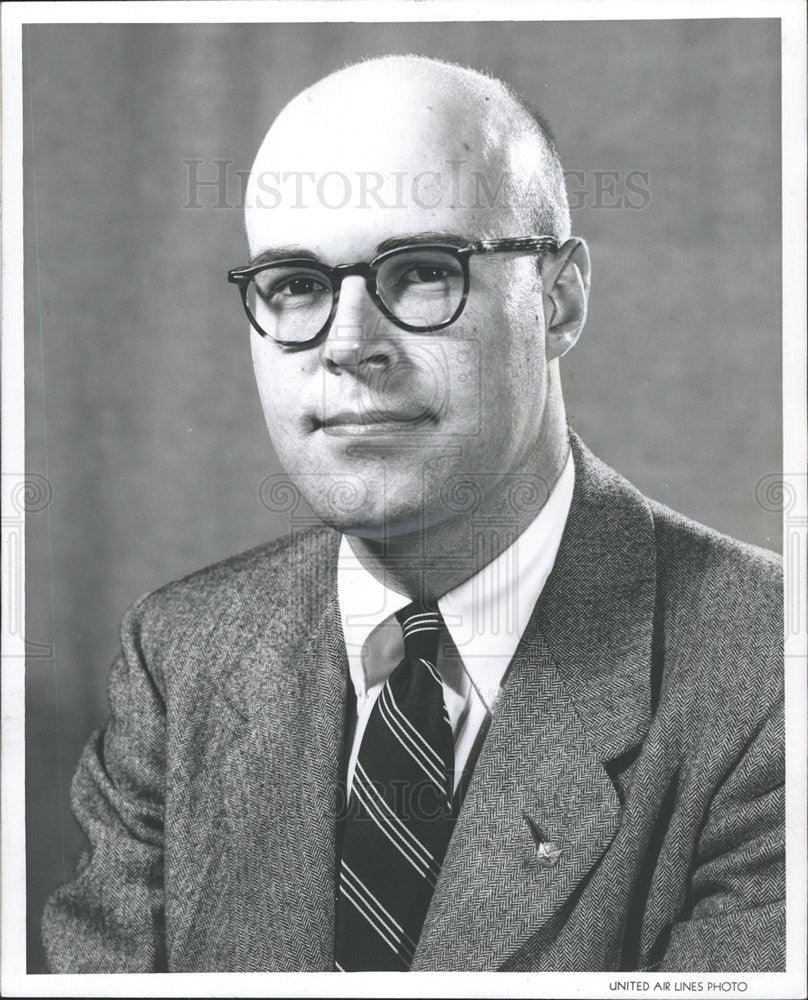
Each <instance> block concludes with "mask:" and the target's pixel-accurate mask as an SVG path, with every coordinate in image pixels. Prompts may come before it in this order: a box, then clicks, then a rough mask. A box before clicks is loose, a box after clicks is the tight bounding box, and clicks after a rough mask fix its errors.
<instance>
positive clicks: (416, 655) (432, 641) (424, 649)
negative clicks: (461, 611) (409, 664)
mask: <svg viewBox="0 0 808 1000" xmlns="http://www.w3.org/2000/svg"><path fill="white" fill-rule="evenodd" d="M396 618H398V622H399V625H401V632H402V635H403V636H404V656H405V657H406V658H407V659H408V660H412V659H417V660H420V659H423V660H427V661H428V662H429V663H431V664H432V665H433V666H434V665H435V663H436V662H437V656H438V639H439V636H440V630H441V628H442V627H443V618H442V617H441V613H440V611H438V609H437V608H429V607H426V606H425V605H423V604H418V603H414V604H408V605H407V607H406V608H403V609H402V610H401V611H399V612H397V614H396Z"/></svg>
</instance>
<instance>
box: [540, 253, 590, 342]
mask: <svg viewBox="0 0 808 1000" xmlns="http://www.w3.org/2000/svg"><path fill="white" fill-rule="evenodd" d="M589 276H590V266H589V250H588V248H587V246H586V243H584V241H583V240H579V239H577V238H575V237H574V238H572V239H569V240H567V242H566V243H564V245H563V246H561V247H559V248H558V250H556V252H555V253H554V254H550V255H548V256H547V257H546V258H545V260H544V264H543V266H542V284H543V286H544V322H545V330H544V341H545V353H546V357H547V360H548V361H552V360H553V359H554V358H560V357H561V356H562V355H564V354H566V353H567V351H568V350H569V349H570V348H571V347H572V346H573V344H574V343H575V342H576V340H577V339H578V337H579V335H580V333H581V330H583V328H584V323H585V322H586V309H587V303H588V302H589Z"/></svg>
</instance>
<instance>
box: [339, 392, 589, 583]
mask: <svg viewBox="0 0 808 1000" xmlns="http://www.w3.org/2000/svg"><path fill="white" fill-rule="evenodd" d="M558 402H559V403H560V405H556V406H553V407H551V406H548V407H547V409H546V411H545V420H544V422H543V431H544V433H543V434H542V436H541V439H540V441H539V446H538V447H537V448H535V449H534V450H533V451H532V452H531V454H530V455H528V456H526V459H525V462H524V463H523V465H522V467H521V468H520V469H518V470H517V471H516V473H515V474H514V473H511V474H509V475H507V476H504V477H501V478H500V479H499V481H498V482H496V483H495V485H494V486H493V487H492V486H490V485H489V477H488V476H485V477H483V478H482V479H481V482H483V481H485V482H486V490H485V491H484V492H482V491H481V494H480V499H479V502H478V503H477V504H476V505H475V507H474V508H473V510H471V511H469V512H468V513H465V514H463V515H461V516H458V517H454V518H451V519H449V520H445V521H441V522H439V523H435V524H430V525H427V526H424V527H423V528H421V529H420V530H418V531H411V532H407V533H402V534H396V533H393V532H391V533H389V534H387V535H385V536H383V537H374V538H368V537H364V536H361V535H350V536H349V538H348V541H349V544H350V546H351V550H352V551H353V553H354V555H355V556H356V557H357V559H359V561H360V562H361V563H362V565H363V566H364V568H365V569H366V570H367V571H368V572H369V573H371V574H372V575H373V576H375V577H376V579H377V580H380V581H381V582H382V583H384V584H385V586H387V587H390V588H391V589H392V590H396V591H399V592H400V593H403V594H407V595H408V596H409V597H411V598H412V599H413V600H421V601H436V600H437V599H438V598H439V597H442V596H443V594H445V593H447V592H448V591H450V590H452V589H454V588H455V587H457V586H459V585H460V584H461V583H463V582H464V581H465V580H468V579H469V578H470V577H472V576H474V575H475V574H476V573H478V572H479V571H480V570H481V569H482V568H483V567H484V566H485V565H487V564H488V563H489V562H491V561H492V560H494V559H496V557H497V556H498V555H499V554H500V553H501V552H503V551H504V550H505V549H506V548H508V546H509V545H511V544H512V543H513V542H514V541H515V540H516V538H518V536H519V535H520V534H521V533H522V532H523V531H524V530H525V528H526V527H527V526H528V524H530V522H531V521H532V520H533V519H534V518H535V517H536V516H537V514H538V513H539V511H540V510H541V509H542V507H544V505H545V503H546V502H547V499H548V497H549V496H550V493H551V492H552V490H553V487H554V486H555V484H556V483H557V482H558V478H559V476H560V475H561V473H562V471H563V469H564V465H565V463H566V461H567V456H568V453H569V441H568V437H567V429H566V415H565V412H564V406H563V402H561V401H560V399H559V401H558ZM548 417H549V419H548ZM469 478H470V479H473V474H472V475H470V477H469Z"/></svg>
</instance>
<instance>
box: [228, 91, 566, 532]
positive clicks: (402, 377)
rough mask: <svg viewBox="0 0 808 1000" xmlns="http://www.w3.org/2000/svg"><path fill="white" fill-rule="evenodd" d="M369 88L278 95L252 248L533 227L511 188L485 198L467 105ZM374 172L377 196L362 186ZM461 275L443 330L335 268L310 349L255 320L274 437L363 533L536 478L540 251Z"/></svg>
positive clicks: (430, 519) (476, 235)
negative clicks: (352, 103) (412, 326)
mask: <svg viewBox="0 0 808 1000" xmlns="http://www.w3.org/2000/svg"><path fill="white" fill-rule="evenodd" d="M368 101H369V103H370V107H368ZM378 103H379V104H380V105H381V107H380V108H379V109H378V112H379V113H378V114H375V113H374V107H373V104H374V101H373V99H372V97H370V98H366V99H365V105H364V112H365V113H364V114H363V115H355V114H353V113H349V112H347V111H345V112H343V113H342V114H340V113H339V112H338V111H336V110H335V104H339V102H334V101H333V100H329V95H328V94H325V95H323V96H322V98H321V101H320V102H319V103H318V99H317V92H316V91H315V94H314V96H310V97H309V98H308V99H305V100H302V101H301V99H298V101H297V102H296V103H295V104H294V105H293V106H291V108H290V109H287V111H286V112H285V113H284V115H283V116H282V117H281V119H280V120H279V121H278V122H277V123H276V125H275V126H274V127H273V130H272V132H271V133H270V137H269V138H268V140H267V141H266V142H265V144H264V146H263V147H262V150H261V152H260V153H259V157H258V159H257V161H256V165H255V167H254V168H253V178H252V182H251V187H250V189H249V191H248V211H247V228H248V235H249V240H250V250H251V253H252V255H253V257H255V256H257V255H258V254H259V253H261V252H262V251H264V250H266V249H268V248H278V247H283V248H294V249H295V250H296V251H297V250H300V251H309V252H312V253H313V254H314V255H316V257H317V258H318V259H319V260H321V261H323V262H324V263H326V264H329V265H332V266H334V265H337V264H344V263H354V262H357V261H370V260H371V259H372V258H373V257H374V256H375V255H376V253H377V252H378V247H379V245H380V244H382V242H383V241H385V240H390V239H399V238H409V237H419V236H423V234H425V233H430V234H439V235H441V236H444V237H448V236H452V237H455V238H457V237H459V238H461V239H463V240H466V241H468V242H473V241H476V240H479V239H483V238H492V237H505V236H525V235H529V234H527V233H523V232H521V231H519V226H518V224H517V223H516V222H515V220H514V218H513V215H512V206H510V205H508V204H506V203H505V200H504V199H505V196H504V194H502V192H504V190H505V188H504V185H503V186H502V187H501V188H500V192H501V195H500V197H499V198H497V197H493V198H492V197H488V196H487V192H496V190H497V186H498V184H500V182H501V181H502V177H503V172H504V170H505V167H504V164H503V163H502V162H501V159H500V158H499V157H497V156H496V155H491V154H490V153H489V154H484V153H483V136H482V135H481V134H480V131H479V129H478V128H477V127H476V126H475V125H474V124H473V119H471V121H472V124H469V119H468V117H467V118H465V119H462V118H461V119H459V118H458V117H457V115H456V114H455V113H453V111H452V109H451V107H448V106H447V105H446V104H442V102H441V100H440V99H439V98H437V97H436V98H435V99H434V101H432V102H431V103H427V102H424V101H421V102H415V103H413V102H409V103H406V104H405V103H404V102H401V104H400V105H399V106H395V107H390V104H389V100H388V101H387V102H382V101H381V100H380V101H379V102H378ZM312 174H313V175H314V176H313V177H312V176H311V175H312ZM481 176H484V178H485V181H484V182H482V181H481V180H480V177H481ZM363 177H364V180H363ZM379 177H381V178H382V179H383V181H382V182H381V185H382V186H381V187H380V188H379V191H378V194H379V196H378V198H376V197H373V196H372V195H369V194H368V191H369V189H370V188H373V187H375V186H376V185H378V184H379V183H380V182H379V181H378V180H377V178H379ZM270 186H271V187H274V188H275V189H276V190H280V191H281V194H282V199H281V203H280V204H276V202H277V201H278V199H277V197H276V196H275V195H272V196H270V195H269V194H268V193H267V192H268V190H269V187H270ZM363 187H364V190H363ZM486 188H487V191H486ZM348 192H350V196H349V197H348V198H347V199H346V197H345V196H346V194H347V193H348ZM470 272H471V283H470V291H469V295H468V300H467V303H466V306H465V309H464V311H463V313H462V314H461V316H460V317H459V318H458V319H457V320H456V321H455V322H454V323H453V324H452V325H451V326H449V327H447V328H445V329H443V330H440V331H439V332H437V333H416V332H409V331H406V330H403V329H401V328H400V327H398V326H396V325H395V324H394V323H393V322H392V321H391V320H389V319H387V318H386V317H385V316H383V315H382V313H381V312H380V311H379V310H378V308H377V307H376V305H374V303H373V302H372V301H371V299H370V297H369V295H368V293H367V290H366V288H365V284H364V279H363V278H362V277H359V276H356V275H354V276H350V277H348V278H346V279H344V281H343V285H342V291H341V294H340V301H339V307H338V310H337V313H336V316H335V318H334V322H333V326H332V327H331V330H330V332H329V334H328V336H327V337H326V338H325V340H324V341H322V342H321V343H320V344H319V345H318V346H315V347H310V348H307V349H303V350H298V349H290V348H288V347H283V346H280V345H279V344H277V343H275V342H274V341H273V340H271V339H270V338H268V337H267V338H264V337H261V336H260V335H259V334H258V333H257V332H256V331H254V330H253V331H252V341H251V344H252V355H253V362H254V366H255V374H256V380H257V383H258V389H259V393H260V396H261V402H262V405H263V409H264V414H265V417H266V422H267V426H268V429H269V433H270V437H271V440H272V442H273V444H274V446H275V449H276V451H277V453H278V456H279V458H280V461H281V463H282V465H283V466H284V468H285V469H286V471H287V472H288V473H289V474H290V476H291V477H292V478H293V480H294V481H295V482H296V484H297V485H298V487H299V489H300V490H301V492H302V493H303V495H304V496H305V498H306V499H307V500H308V502H309V503H310V504H311V506H312V507H313V509H314V510H315V511H316V512H317V514H318V515H319V516H320V517H322V518H323V520H324V521H326V522H327V523H329V524H331V525H333V526H334V527H336V528H338V529H340V530H342V531H347V532H349V533H353V534H358V535H367V536H369V537H376V536H378V534H379V533H380V532H381V531H383V530H386V531H389V532H399V533H401V532H407V531H411V530H416V529H417V528H419V527H420V526H421V525H422V524H423V523H424V522H426V523H434V522H435V521H439V520H443V519H445V518H448V517H452V516H457V515H458V514H462V513H464V512H465V510H467V508H468V504H469V502H470V501H472V500H473V499H474V498H475V497H479V496H480V495H481V494H485V493H487V492H489V491H491V490H493V489H496V488H498V485H501V483H502V480H503V479H504V478H506V479H507V480H508V481H512V480H513V477H520V478H521V477H525V476H527V477H530V480H531V485H535V479H536V477H539V476H540V474H541V469H538V468H536V467H535V461H536V459H535V455H536V451H537V449H536V443H537V440H538V438H539V435H540V430H541V426H542V420H543V415H544V408H545V399H546V394H547V371H546V363H545V355H544V314H543V307H542V294H541V285H540V281H539V278H538V272H537V267H536V262H535V260H534V259H533V258H531V257H514V256H511V255H503V256H499V255H494V256H490V257H479V256H477V257H472V258H471V261H470ZM312 332H313V333H315V332H316V331H312Z"/></svg>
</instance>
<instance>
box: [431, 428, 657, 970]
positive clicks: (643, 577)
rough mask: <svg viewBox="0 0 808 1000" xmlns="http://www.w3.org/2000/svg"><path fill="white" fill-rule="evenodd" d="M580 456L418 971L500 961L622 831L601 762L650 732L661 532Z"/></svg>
mask: <svg viewBox="0 0 808 1000" xmlns="http://www.w3.org/2000/svg"><path fill="white" fill-rule="evenodd" d="M572 447H573V452H574V458H575V464H576V484H575V491H574V495H573V501H572V506H571V508H570V514H569V517H568V520H567V525H566V528H565V532H564V537H563V539H562V544H561V548H560V549H559V553H558V557H557V559H556V563H555V566H554V568H553V572H552V574H551V576H550V578H549V580H548V581H547V584H546V586H545V589H544V592H543V593H542V596H541V599H540V601H539V603H538V604H537V606H536V608H535V609H534V613H533V616H532V618H531V621H530V623H529V625H528V627H527V629H526V630H525V634H524V635H523V637H522V641H521V642H520V645H519V648H518V649H517V652H516V654H515V656H514V660H513V662H512V665H511V668H510V670H509V675H508V677H507V679H506V682H505V684H504V687H503V690H502V692H501V695H500V698H499V700H498V702H497V707H496V712H495V716H494V719H493V721H492V725H491V728H490V731H489V733H488V736H487V738H486V740H485V743H484V744H483V748H482V751H481V753H480V757H479V760H478V761H477V766H476V768H475V771H474V775H473V777H472V780H471V784H470V786H469V790H468V794H467V796H466V800H465V802H464V804H463V808H462V810H461V813H460V816H459V818H458V822H457V825H456V827H455V831H454V835H453V838H452V841H451V843H450V845H449V850H448V853H447V856H446V859H445V862H444V867H443V871H442V873H441V877H440V879H439V881H438V885H437V888H436V890H435V895H434V896H433V899H432V904H431V906H430V910H429V913H428V914H427V919H426V923H425V924H424V929H423V932H422V935H421V940H420V942H419V945H418V948H417V951H416V954H415V960H414V963H413V969H438V968H442V969H447V968H455V969H468V970H482V969H491V968H498V967H500V966H502V964H503V963H505V962H506V961H507V959H508V958H509V957H511V956H513V955H514V954H515V953H516V952H518V951H519V949H520V948H521V947H522V946H523V945H524V944H525V943H526V942H527V941H528V940H529V939H530V938H531V937H532V936H533V935H535V934H537V933H538V931H539V930H540V929H541V928H542V927H543V926H544V925H546V924H547V923H548V921H550V920H551V918H552V917H553V916H554V915H556V914H558V913H559V911H560V910H561V908H562V907H563V906H564V904H565V903H566V902H567V901H568V900H569V899H570V897H571V895H572V894H573V893H574V891H575V889H576V887H578V886H579V885H580V884H581V882H582V880H583V879H584V878H585V877H586V876H587V874H588V873H589V872H590V871H591V870H592V868H593V866H594V865H596V864H597V862H598V860H599V858H600V857H601V856H602V854H603V853H604V851H605V850H606V849H607V847H608V846H609V844H610V842H611V840H612V839H613V837H614V835H615V833H616V831H617V828H618V825H619V818H620V803H619V798H618V795H617V791H616V789H615V787H614V784H613V783H612V781H611V779H610V778H609V775H608V773H607V770H606V768H605V767H604V764H605V763H606V762H607V761H609V760H614V759H616V758H618V757H620V756H621V755H623V754H625V753H627V752H629V751H630V750H631V749H632V748H633V747H635V746H636V745H637V744H638V743H639V742H640V741H641V740H642V738H643V736H644V734H645V732H646V731H647V729H648V726H649V723H650V717H651V696H650V669H651V668H650V661H651V641H652V632H653V610H654V592H655V557H654V536H653V522H652V519H651V514H650V511H649V509H648V505H647V504H646V502H645V501H644V499H643V498H642V497H641V496H640V494H638V493H637V492H636V491H635V490H634V489H633V488H632V487H631V486H630V485H629V484H628V483H626V482H625V481H624V480H622V479H621V478H620V477H619V476H617V475H616V474H615V473H613V472H612V471H611V470H610V469H608V468H607V467H606V466H604V465H602V463H600V462H598V461H597V459H595V458H594V456H592V455H591V454H590V453H589V452H588V451H587V450H586V449H585V448H584V446H583V445H582V444H581V442H580V441H579V440H578V439H577V438H576V437H575V436H574V435H573V437H572ZM549 964H550V965H551V966H552V965H553V964H555V966H556V967H558V966H559V965H563V964H564V963H563V959H562V958H561V957H560V956H555V957H554V959H551V961H550V963H549Z"/></svg>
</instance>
